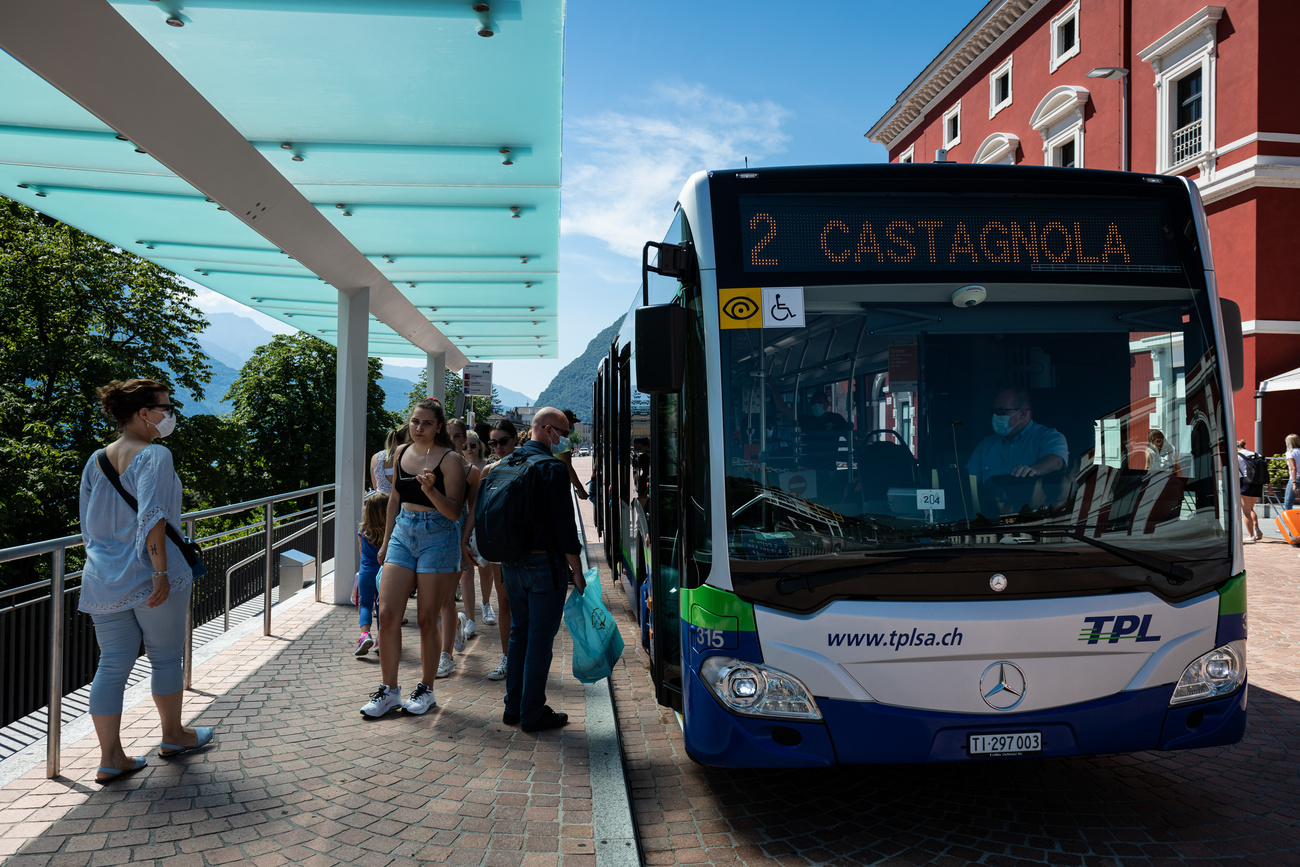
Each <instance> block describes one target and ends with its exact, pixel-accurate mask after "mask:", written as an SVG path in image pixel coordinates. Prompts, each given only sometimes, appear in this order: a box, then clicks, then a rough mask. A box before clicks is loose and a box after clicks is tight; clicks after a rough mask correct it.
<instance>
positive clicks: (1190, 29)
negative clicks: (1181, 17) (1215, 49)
mask: <svg viewBox="0 0 1300 867" xmlns="http://www.w3.org/2000/svg"><path fill="white" fill-rule="evenodd" d="M1222 17H1223V7H1222V6H1206V7H1204V8H1203V9H1201V11H1199V12H1197V13H1196V14H1195V15H1193V16H1192V17H1191V18H1188V19H1187V20H1186V21H1184V22H1183V23H1182V24H1179V25H1178V26H1177V27H1175V28H1174V29H1173V30H1170V31H1169V32H1168V33H1166V34H1165V35H1164V36H1161V37H1160V38H1159V39H1157V40H1156V41H1155V42H1152V43H1151V44H1150V45H1148V46H1147V47H1146V48H1143V49H1142V50H1141V51H1139V52H1138V59H1139V60H1141V61H1143V62H1144V63H1151V62H1152V61H1157V60H1159V59H1160V58H1162V57H1164V56H1165V55H1166V54H1169V53H1170V52H1172V51H1176V50H1177V49H1178V48H1179V47H1180V46H1182V45H1184V44H1186V43H1188V42H1190V41H1191V40H1192V39H1194V38H1196V37H1197V36H1198V35H1200V34H1201V33H1202V32H1203V31H1204V30H1205V28H1206V27H1207V26H1208V27H1211V28H1212V27H1213V26H1214V25H1215V24H1217V23H1218V21H1219V19H1220V18H1222ZM1208 35H1209V38H1210V40H1211V42H1213V40H1214V32H1213V30H1211V31H1210V32H1209V34H1208ZM1156 71H1157V72H1159V71H1160V69H1159V66H1158V65H1157V68H1156Z"/></svg>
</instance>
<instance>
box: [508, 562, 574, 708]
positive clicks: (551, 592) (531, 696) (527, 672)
mask: <svg viewBox="0 0 1300 867" xmlns="http://www.w3.org/2000/svg"><path fill="white" fill-rule="evenodd" d="M552 558H554V560H555V569H556V570H557V571H558V573H559V574H561V575H567V574H568V566H567V564H566V563H565V560H564V555H563V554H546V553H541V554H528V555H527V556H525V557H523V558H521V559H519V560H514V561H511V562H508V563H502V564H501V581H502V583H503V584H504V585H505V588H506V598H507V599H508V600H509V601H510V647H509V649H508V650H507V651H506V707H505V712H506V713H507V714H511V715H513V714H518V715H519V719H520V721H521V722H523V723H531V722H535V721H536V720H537V719H538V718H539V717H540V716H541V715H542V711H543V709H544V708H545V707H546V678H547V676H548V675H549V674H550V671H551V656H552V651H553V648H554V645H555V635H556V633H557V632H559V631H560V618H561V617H562V616H563V614H564V597H565V592H566V591H567V590H568V581H567V580H565V579H564V578H563V577H561V578H558V579H557V578H555V577H553V576H554V573H553V572H552V569H551V562H552ZM557 583H558V585H559V586H558V587H557V586H556V585H557Z"/></svg>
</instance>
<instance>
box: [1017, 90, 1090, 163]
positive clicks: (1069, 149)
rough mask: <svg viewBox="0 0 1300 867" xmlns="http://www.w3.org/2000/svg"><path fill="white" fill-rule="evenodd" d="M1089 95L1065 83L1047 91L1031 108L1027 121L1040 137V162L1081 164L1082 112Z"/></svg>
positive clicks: (1082, 161) (1085, 91)
mask: <svg viewBox="0 0 1300 867" xmlns="http://www.w3.org/2000/svg"><path fill="white" fill-rule="evenodd" d="M1089 98H1090V94H1089V93H1088V91H1087V89H1085V88H1082V87H1074V86H1072V85H1068V84H1067V85H1062V86H1061V87H1057V88H1053V89H1052V90H1051V91H1049V92H1048V94H1047V95H1046V96H1044V97H1043V100H1042V102H1040V103H1039V104H1038V108H1036V109H1034V113H1033V115H1031V116H1030V118H1029V125H1030V126H1031V127H1033V128H1034V129H1035V130H1036V131H1037V132H1038V134H1039V135H1040V136H1042V137H1043V165H1047V166H1065V167H1067V168H1081V167H1082V166H1083V165H1084V160H1083V114H1084V108H1085V107H1086V106H1087V104H1088V100H1089Z"/></svg>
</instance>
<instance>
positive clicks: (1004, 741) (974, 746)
mask: <svg viewBox="0 0 1300 867" xmlns="http://www.w3.org/2000/svg"><path fill="white" fill-rule="evenodd" d="M969 738H970V739H969V740H968V741H967V742H966V751H967V752H968V753H969V754H970V755H972V756H1027V755H1030V754H1031V753H1041V752H1042V751H1043V733H1042V732H1010V733H1007V734H996V735H970V736H969Z"/></svg>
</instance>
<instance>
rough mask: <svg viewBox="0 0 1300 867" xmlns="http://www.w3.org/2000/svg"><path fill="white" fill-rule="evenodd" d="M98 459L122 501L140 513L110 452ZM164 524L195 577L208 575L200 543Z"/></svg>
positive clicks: (100, 467) (136, 502)
mask: <svg viewBox="0 0 1300 867" xmlns="http://www.w3.org/2000/svg"><path fill="white" fill-rule="evenodd" d="M97 459H98V462H99V471H100V472H101V473H103V474H104V478H106V479H108V481H109V483H110V484H111V485H112V486H113V487H115V488H117V492H118V493H119V494H121V495H122V499H124V500H126V504H127V505H128V506H130V507H131V509H132V510H133V511H135V512H136V513H139V511H140V501H139V500H137V499H136V498H135V497H133V496H131V495H130V494H128V493H127V491H126V488H124V487H122V478H121V476H119V475H118V474H117V470H115V469H113V464H112V462H111V461H110V460H109V459H108V452H106V451H105V450H104V449H100V450H99V454H98V458H97ZM163 523H164V524H166V527H167V538H168V539H171V540H172V544H173V545H175V546H176V547H177V548H179V549H180V552H181V556H182V557H184V558H185V562H186V563H188V564H189V566H190V571H191V572H192V573H193V575H194V577H195V578H198V577H200V576H201V575H206V574H207V571H208V567H206V566H204V565H203V560H201V559H200V558H199V554H201V553H202V551H203V549H202V548H200V547H199V543H198V542H195V541H193V540H191V539H190V537H189V536H183V535H181V531H180V530H177V529H176V528H175V527H173V526H172V524H171V521H168V520H167V519H165V518H164V519H163Z"/></svg>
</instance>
